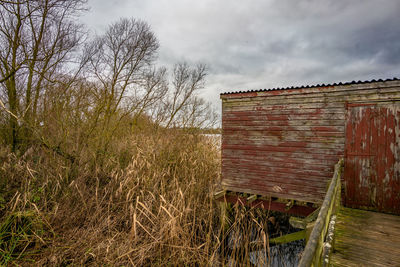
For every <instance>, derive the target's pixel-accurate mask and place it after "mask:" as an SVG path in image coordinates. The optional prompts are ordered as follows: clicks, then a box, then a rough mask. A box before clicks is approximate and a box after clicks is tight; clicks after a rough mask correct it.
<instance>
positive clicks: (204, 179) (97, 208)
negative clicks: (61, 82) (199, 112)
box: [0, 131, 220, 266]
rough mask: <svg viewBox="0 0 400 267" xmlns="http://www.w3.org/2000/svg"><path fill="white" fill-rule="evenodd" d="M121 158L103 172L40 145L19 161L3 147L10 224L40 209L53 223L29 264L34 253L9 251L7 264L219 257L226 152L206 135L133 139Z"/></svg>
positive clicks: (121, 146)
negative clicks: (216, 197) (219, 194)
mask: <svg viewBox="0 0 400 267" xmlns="http://www.w3.org/2000/svg"><path fill="white" fill-rule="evenodd" d="M113 151H115V152H118V153H110V155H109V157H108V158H107V161H105V162H103V165H102V166H97V165H96V163H93V162H92V161H87V162H85V161H84V160H82V161H81V162H80V163H79V164H75V165H71V164H68V162H65V161H64V160H63V159H60V158H59V157H58V156H57V155H55V154H51V153H49V152H48V151H44V150H42V149H40V148H31V149H30V150H28V151H27V152H26V153H25V155H23V156H22V157H18V158H17V157H16V156H15V155H13V154H11V153H8V151H7V150H6V149H4V148H3V150H2V151H1V158H2V164H1V171H0V174H1V176H3V177H7V181H8V182H7V183H6V184H3V185H2V190H3V192H2V196H4V197H3V198H4V199H5V201H4V203H3V204H4V205H3V208H2V214H1V215H2V217H3V218H7V216H9V215H10V214H14V213H15V212H30V213H34V214H36V217H37V218H39V219H40V221H42V222H43V224H42V226H41V227H40V229H39V228H34V227H33V229H31V232H33V234H32V235H31V240H30V244H28V245H27V246H28V247H34V248H35V249H34V251H35V252H34V253H33V254H30V255H29V256H28V257H26V255H25V253H26V251H27V249H25V250H23V249H21V248H16V249H15V251H14V252H13V253H11V252H10V251H5V249H4V248H3V249H2V251H1V253H2V254H1V255H2V259H1V261H2V262H3V264H4V263H6V261H8V262H9V263H10V262H17V263H23V264H29V263H30V262H31V261H32V263H33V262H34V264H47V265H66V264H73V265H99V264H110V265H126V264H132V265H137V266H142V265H185V264H196V263H197V264H200V265H204V264H208V263H211V262H212V261H213V260H214V259H213V257H214V256H215V255H216V252H217V251H218V248H217V246H218V241H217V242H215V241H216V239H217V237H218V235H219V233H218V230H219V228H218V216H217V215H218V208H217V207H216V203H214V201H213V199H212V194H213V192H214V186H215V184H216V182H217V181H218V176H219V164H220V158H219V150H218V148H217V147H215V146H213V145H211V144H210V143H208V142H207V140H206V139H205V138H204V137H202V136H199V135H193V134H190V135H189V134H184V133H181V132H174V131H166V132H159V133H157V134H155V133H153V134H149V133H142V134H134V135H131V136H130V137H129V138H126V139H125V140H121V141H119V142H118V143H115V144H113ZM43 229H45V231H43ZM39 230H40V231H39ZM35 231H37V232H35ZM7 253H8V254H7ZM19 254H20V255H19Z"/></svg>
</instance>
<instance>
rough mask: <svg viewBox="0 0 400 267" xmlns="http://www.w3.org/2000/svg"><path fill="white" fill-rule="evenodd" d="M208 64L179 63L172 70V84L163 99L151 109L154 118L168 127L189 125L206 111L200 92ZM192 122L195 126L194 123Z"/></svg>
mask: <svg viewBox="0 0 400 267" xmlns="http://www.w3.org/2000/svg"><path fill="white" fill-rule="evenodd" d="M206 75H207V72H206V66H205V65H204V64H198V65H196V66H194V67H192V66H190V65H189V64H187V63H177V64H175V66H174V69H173V72H172V77H171V79H172V82H171V84H172V86H170V87H169V88H168V92H167V93H166V94H165V95H164V97H163V99H162V101H161V102H160V103H159V104H158V105H157V106H155V107H153V109H152V110H151V114H152V117H153V120H154V121H155V122H157V123H159V124H162V125H164V126H165V127H166V128H170V127H171V126H178V127H187V126H189V124H190V123H189V121H192V122H193V123H194V117H195V116H197V115H198V114H199V112H201V111H204V110H203V109H204V105H205V102H204V101H203V100H200V98H199V97H198V92H199V91H200V89H202V88H204V83H205V77H206ZM193 123H192V124H191V126H193V125H194V124H193Z"/></svg>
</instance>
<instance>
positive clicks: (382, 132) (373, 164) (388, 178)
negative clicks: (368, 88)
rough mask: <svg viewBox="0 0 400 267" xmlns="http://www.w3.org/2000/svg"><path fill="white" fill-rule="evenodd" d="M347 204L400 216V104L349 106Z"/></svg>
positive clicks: (346, 172)
mask: <svg viewBox="0 0 400 267" xmlns="http://www.w3.org/2000/svg"><path fill="white" fill-rule="evenodd" d="M347 114H348V116H347V122H346V150H345V157H346V162H347V164H346V168H345V177H346V180H345V185H346V191H345V192H344V204H345V205H346V206H347V207H353V208H366V209H372V210H377V211H383V212H389V213H396V214H400V168H399V167H400V166H399V164H400V142H399V139H400V101H398V102H389V103H387V102H379V103H371V104H366V105H363V104H361V105H348V110H347Z"/></svg>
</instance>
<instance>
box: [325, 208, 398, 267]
mask: <svg viewBox="0 0 400 267" xmlns="http://www.w3.org/2000/svg"><path fill="white" fill-rule="evenodd" d="M399 240H400V216H394V215H389V214H383V213H377V212H372V211H364V210H356V209H350V208H341V209H340V211H339V212H338V214H337V220H336V226H335V238H334V246H333V247H334V251H333V253H332V255H331V258H330V266H343V267H344V266H346V267H347V266H357V267H358V266H379V267H383V266H400V242H399Z"/></svg>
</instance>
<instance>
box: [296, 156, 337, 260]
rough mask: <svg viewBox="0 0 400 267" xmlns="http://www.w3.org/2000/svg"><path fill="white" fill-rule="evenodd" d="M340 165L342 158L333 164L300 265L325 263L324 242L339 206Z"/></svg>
mask: <svg viewBox="0 0 400 267" xmlns="http://www.w3.org/2000/svg"><path fill="white" fill-rule="evenodd" d="M342 167H343V159H340V160H339V162H338V163H337V164H336V165H335V172H334V174H333V177H332V180H331V183H330V185H329V188H328V191H327V193H326V195H325V199H324V202H323V203H322V206H321V209H320V212H319V214H318V217H317V220H316V221H315V225H314V227H313V229H312V231H311V234H310V236H309V238H308V241H307V245H306V247H305V249H304V251H303V256H302V257H301V259H300V263H299V266H300V267H309V266H323V265H325V264H326V262H325V261H324V257H323V254H326V253H324V242H325V240H326V236H327V233H328V228H329V224H330V221H331V218H332V215H334V214H335V213H336V210H337V209H338V207H339V206H340V199H341V183H340V179H341V174H342ZM328 247H329V246H328Z"/></svg>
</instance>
